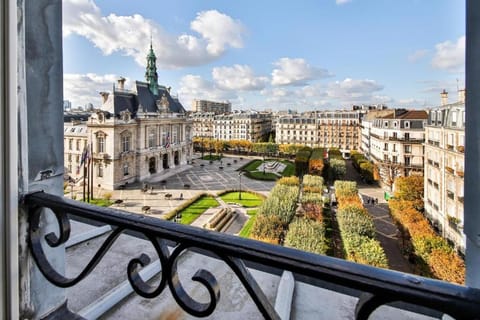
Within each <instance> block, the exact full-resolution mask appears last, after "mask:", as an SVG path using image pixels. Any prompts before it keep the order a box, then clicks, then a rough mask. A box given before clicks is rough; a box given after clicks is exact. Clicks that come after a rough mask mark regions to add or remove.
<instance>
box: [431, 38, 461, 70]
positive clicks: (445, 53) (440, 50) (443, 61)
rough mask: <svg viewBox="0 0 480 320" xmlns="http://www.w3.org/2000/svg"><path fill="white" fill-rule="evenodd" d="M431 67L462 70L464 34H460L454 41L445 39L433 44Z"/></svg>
mask: <svg viewBox="0 0 480 320" xmlns="http://www.w3.org/2000/svg"><path fill="white" fill-rule="evenodd" d="M432 67H434V68H436V69H443V70H448V71H451V72H463V71H464V70H465V36H461V37H460V38H458V40H457V41H456V42H451V41H445V42H442V43H438V44H437V45H435V55H434V57H433V59H432Z"/></svg>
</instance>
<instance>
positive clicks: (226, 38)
mask: <svg viewBox="0 0 480 320" xmlns="http://www.w3.org/2000/svg"><path fill="white" fill-rule="evenodd" d="M190 28H191V29H192V30H194V31H196V32H198V33H199V34H201V35H202V37H203V38H204V39H206V40H207V41H208V44H207V51H208V52H209V53H210V54H212V55H214V56H218V55H220V54H222V53H223V52H224V51H225V48H226V47H227V45H228V46H231V47H233V48H241V47H242V46H243V41H242V35H243V33H244V32H245V30H244V27H243V26H242V24H241V22H240V21H238V20H237V21H235V20H233V19H232V18H231V17H229V16H227V15H226V14H224V13H220V12H218V11H217V10H210V11H202V12H200V13H198V14H197V18H196V19H195V20H194V21H192V22H191V23H190Z"/></svg>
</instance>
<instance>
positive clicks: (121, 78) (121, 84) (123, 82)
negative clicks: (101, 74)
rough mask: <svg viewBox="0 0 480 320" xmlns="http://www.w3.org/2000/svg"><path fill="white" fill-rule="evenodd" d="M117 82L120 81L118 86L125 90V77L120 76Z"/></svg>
mask: <svg viewBox="0 0 480 320" xmlns="http://www.w3.org/2000/svg"><path fill="white" fill-rule="evenodd" d="M117 83H118V88H119V89H120V90H124V86H125V78H124V77H120V78H119V79H118V80H117Z"/></svg>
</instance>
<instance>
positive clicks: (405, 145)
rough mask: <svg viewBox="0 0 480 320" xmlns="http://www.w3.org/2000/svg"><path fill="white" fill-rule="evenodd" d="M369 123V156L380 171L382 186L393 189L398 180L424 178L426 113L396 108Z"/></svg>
mask: <svg viewBox="0 0 480 320" xmlns="http://www.w3.org/2000/svg"><path fill="white" fill-rule="evenodd" d="M370 121H372V124H371V128H370V142H369V143H370V145H369V157H370V159H371V160H372V161H373V163H374V164H375V165H376V166H377V167H378V169H379V173H380V183H381V184H382V185H384V186H387V187H389V188H390V189H393V184H394V181H395V179H396V178H397V177H401V176H405V177H406V176H409V175H411V174H419V175H422V174H423V163H424V161H423V160H424V151H423V143H424V142H425V129H424V126H425V123H426V121H427V113H426V112H425V111H423V110H405V109H396V110H393V111H392V112H391V113H388V114H386V115H385V114H379V115H377V116H376V117H375V118H374V119H371V120H370Z"/></svg>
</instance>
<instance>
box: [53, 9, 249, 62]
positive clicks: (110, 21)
mask: <svg viewBox="0 0 480 320" xmlns="http://www.w3.org/2000/svg"><path fill="white" fill-rule="evenodd" d="M191 28H192V30H193V31H195V32H197V33H198V34H199V35H200V37H199V36H195V35H191V34H187V33H185V34H181V35H172V34H169V33H167V32H166V31H165V30H163V29H162V27H161V26H159V25H158V24H156V23H155V22H154V21H151V20H148V19H146V18H144V17H143V16H141V15H138V14H135V15H132V16H118V15H116V14H110V15H108V16H103V15H102V12H101V11H100V9H99V8H98V7H97V6H96V4H95V2H94V1H92V0H64V1H63V32H64V36H68V35H70V34H78V35H80V36H83V37H85V38H86V39H88V40H89V41H91V42H92V43H93V44H94V45H95V46H96V47H97V48H99V49H100V50H101V51H102V53H103V54H105V55H110V54H112V53H114V52H119V53H121V54H124V55H127V56H131V57H133V58H134V59H135V61H136V62H137V63H138V64H139V65H142V66H143V65H145V55H146V52H147V49H148V46H149V44H150V36H152V41H153V46H154V49H155V52H156V55H157V64H158V65H159V66H161V67H164V68H178V67H185V66H194V65H202V64H205V63H208V62H210V61H213V60H215V59H217V58H218V57H220V56H221V55H222V54H223V53H224V52H225V51H226V50H227V49H228V48H229V47H233V48H241V47H242V46H243V42H242V36H243V34H244V32H245V30H244V27H243V26H242V24H241V23H240V22H239V21H235V20H233V19H232V18H231V17H229V16H227V15H225V14H223V13H220V12H218V11H216V10H211V11H202V12H200V13H198V15H197V17H196V18H195V20H194V21H192V22H191Z"/></svg>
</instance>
